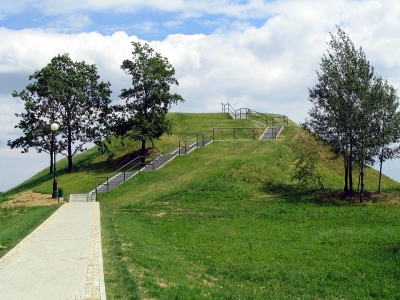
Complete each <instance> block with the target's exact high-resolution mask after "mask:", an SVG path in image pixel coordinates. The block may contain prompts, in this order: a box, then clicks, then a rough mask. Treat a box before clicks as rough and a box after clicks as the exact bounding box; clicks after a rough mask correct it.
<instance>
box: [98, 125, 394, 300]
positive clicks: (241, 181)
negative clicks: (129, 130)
mask: <svg viewBox="0 0 400 300" xmlns="http://www.w3.org/2000/svg"><path fill="white" fill-rule="evenodd" d="M298 132H299V131H298V129H295V128H292V129H290V128H288V129H286V130H285V131H284V132H283V135H282V137H281V139H280V140H277V141H267V142H263V141H237V142H214V143H212V144H211V145H209V146H207V147H205V148H202V149H199V150H196V151H195V152H193V153H190V154H189V155H186V156H181V157H178V158H176V159H175V160H174V161H172V162H170V163H169V164H168V165H166V166H165V167H163V168H162V169H160V170H158V171H156V172H152V173H141V174H139V175H138V176H136V177H134V178H132V179H131V180H130V181H128V182H127V183H125V184H124V185H123V186H120V187H119V188H118V189H115V190H113V191H111V192H109V193H107V194H103V195H101V196H100V199H99V201H100V203H101V211H102V235H103V251H104V258H105V278H106V287H107V297H108V298H109V299H400V226H399V225H400V224H399V213H400V205H399V204H398V203H399V202H398V200H397V198H396V197H397V196H395V195H393V194H392V195H387V197H386V198H385V197H383V198H382V199H379V200H373V199H369V200H368V201H367V202H366V203H365V204H362V205H361V204H358V203H357V202H356V201H354V202H351V201H350V202H349V201H344V200H334V199H331V198H329V199H322V200H321V199H319V200H318V201H317V200H316V198H315V194H314V193H313V192H312V191H309V190H307V189H301V188H300V187H298V186H297V185H296V184H295V183H294V182H293V181H291V175H290V174H291V168H292V167H293V162H292V160H291V152H290V149H289V147H287V146H286V143H287V141H289V140H291V138H292V137H293V136H294V135H295V134H297V133H298ZM320 168H321V172H322V174H323V176H324V184H325V186H326V187H327V188H330V189H332V190H333V189H340V188H341V184H342V179H341V176H340V161H338V162H332V161H324V162H322V163H321V167H320ZM367 174H368V175H367V189H369V190H371V191H373V190H374V189H376V185H377V174H376V172H375V171H374V170H371V169H369V170H368V171H367ZM384 182H385V187H386V188H387V189H391V190H392V191H394V192H395V193H396V191H398V189H399V184H398V183H396V182H393V181H391V180H390V179H388V178H386V177H385V178H384Z"/></svg>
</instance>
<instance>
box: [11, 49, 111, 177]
mask: <svg viewBox="0 0 400 300" xmlns="http://www.w3.org/2000/svg"><path fill="white" fill-rule="evenodd" d="M99 78H100V77H99V76H98V75H97V68H96V66H95V65H87V64H85V62H73V61H72V60H71V59H70V57H69V56H68V54H64V55H58V56H56V57H54V58H53V59H52V60H51V63H49V64H48V65H47V66H46V67H44V68H43V69H41V70H39V71H36V72H35V73H34V74H33V75H31V76H30V77H29V79H30V80H31V79H34V80H36V81H35V82H33V83H30V84H28V85H27V86H26V89H25V90H23V91H21V92H19V93H18V92H16V91H14V93H13V96H14V97H17V98H21V99H22V101H24V105H25V110H26V113H21V114H17V116H18V117H20V118H22V119H21V121H20V122H19V123H18V125H16V126H15V127H16V128H19V129H22V131H23V133H24V136H22V137H20V138H18V139H16V140H15V141H9V142H8V145H9V146H10V147H11V148H23V152H27V151H28V149H29V148H35V149H36V150H37V151H38V152H41V151H44V152H47V153H50V154H52V153H53V150H54V149H53V148H52V146H53V139H54V138H56V139H57V145H56V149H55V150H56V152H58V153H62V154H63V155H65V156H66V157H67V158H68V171H69V172H71V171H72V167H73V165H72V157H73V156H74V155H75V154H76V153H78V152H82V151H85V150H86V148H84V145H85V144H87V143H89V142H94V143H96V144H98V145H99V146H103V147H104V144H103V143H102V140H103V139H104V137H105V136H106V135H108V131H107V127H106V126H105V125H106V124H107V118H108V114H109V110H108V109H109V108H108V105H109V103H110V102H111V100H110V99H109V97H110V94H111V90H110V83H104V82H98V79H99ZM54 122H56V123H58V124H59V125H60V128H59V131H57V132H56V135H57V136H56V137H54V136H53V134H52V132H51V130H50V124H51V123H54Z"/></svg>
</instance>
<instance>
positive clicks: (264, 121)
mask: <svg viewBox="0 0 400 300" xmlns="http://www.w3.org/2000/svg"><path fill="white" fill-rule="evenodd" d="M247 118H248V119H249V120H251V121H254V122H256V123H259V124H260V125H263V126H268V116H267V115H266V114H263V113H260V112H257V111H254V110H251V109H249V110H247Z"/></svg>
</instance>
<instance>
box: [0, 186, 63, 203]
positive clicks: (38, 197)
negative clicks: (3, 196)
mask: <svg viewBox="0 0 400 300" xmlns="http://www.w3.org/2000/svg"><path fill="white" fill-rule="evenodd" d="M62 202H63V198H60V203H62ZM53 204H58V201H57V198H56V199H53V198H51V195H48V194H40V193H35V192H33V191H32V190H30V191H26V192H23V193H21V194H17V195H15V196H14V197H13V198H12V199H11V200H8V201H6V202H4V203H2V204H1V207H12V206H44V205H53Z"/></svg>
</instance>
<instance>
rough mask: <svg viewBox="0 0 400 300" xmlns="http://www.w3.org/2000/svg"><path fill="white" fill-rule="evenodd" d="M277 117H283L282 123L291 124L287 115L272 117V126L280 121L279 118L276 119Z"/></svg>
mask: <svg viewBox="0 0 400 300" xmlns="http://www.w3.org/2000/svg"><path fill="white" fill-rule="evenodd" d="M276 119H282V125H283V126H285V125H286V126H289V118H288V117H287V116H285V115H282V116H275V117H272V126H275V125H276V124H278V123H279V120H278V121H276Z"/></svg>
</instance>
